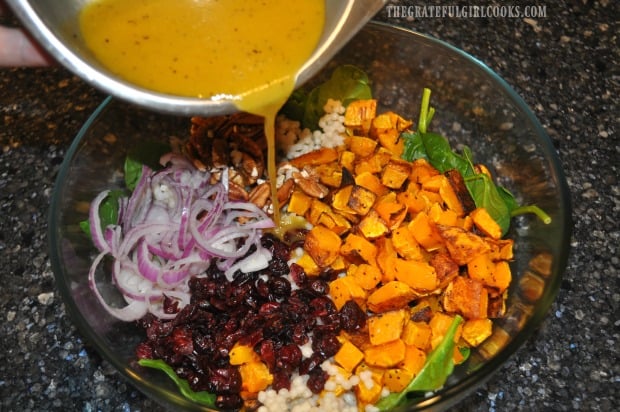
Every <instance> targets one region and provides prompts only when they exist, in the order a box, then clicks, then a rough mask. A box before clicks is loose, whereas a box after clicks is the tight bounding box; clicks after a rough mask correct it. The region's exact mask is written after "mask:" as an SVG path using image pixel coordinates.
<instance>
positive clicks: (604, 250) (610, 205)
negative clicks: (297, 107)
mask: <svg viewBox="0 0 620 412" xmlns="http://www.w3.org/2000/svg"><path fill="white" fill-rule="evenodd" d="M454 3H455V4H459V3H462V2H454ZM393 4H398V5H400V6H407V5H408V4H407V3H406V2H398V3H391V5H393ZM477 4H478V5H481V6H482V5H484V4H486V3H485V2H478V3H477ZM529 4H531V5H532V4H533V5H537V6H538V7H539V9H538V11H541V9H540V7H543V8H544V12H545V14H546V16H545V17H538V18H501V17H490V18H475V17H468V18H463V17H461V18H458V17H449V16H446V17H441V16H439V17H434V16H430V15H427V16H426V17H424V16H421V17H411V16H409V15H408V14H409V12H411V13H415V9H413V8H409V9H407V8H405V9H403V8H401V9H398V10H400V14H399V15H396V9H394V8H386V9H385V10H383V11H381V12H380V13H379V14H378V16H377V19H379V20H382V21H387V22H390V23H393V24H396V25H400V26H405V27H409V28H412V29H415V30H417V31H420V32H423V33H426V34H429V35H431V36H434V37H437V38H439V39H442V40H444V41H446V42H448V43H451V44H452V45H454V46H456V47H458V48H461V49H463V50H465V51H466V52H468V53H470V54H472V55H473V56H475V57H477V58H478V59H480V60H481V61H482V62H484V63H485V64H487V65H488V66H489V67H490V68H491V69H493V70H494V71H496V72H497V73H499V75H500V76H502V77H503V78H504V79H505V80H506V81H507V82H508V83H509V84H510V85H511V86H512V87H513V88H514V89H515V90H516V91H517V92H518V93H519V94H520V95H521V96H522V97H523V98H524V99H525V100H526V102H527V103H528V104H529V105H530V107H532V109H533V111H534V113H535V114H536V115H537V116H538V118H539V119H540V122H541V123H542V125H543V126H544V127H545V129H546V130H547V132H548V134H549V136H550V137H551V139H552V140H553V143H554V145H555V147H556V148H557V151H558V155H559V157H560V159H561V161H562V163H563V166H564V170H565V173H566V176H567V180H568V184H569V187H570V190H571V193H572V202H573V208H574V212H573V219H574V230H573V236H572V240H571V245H572V251H571V255H570V258H569V261H568V267H567V269H566V273H565V276H564V280H563V281H562V285H561V289H560V291H559V294H558V296H557V299H556V301H555V303H554V304H553V306H552V308H551V310H550V311H549V313H548V315H547V317H546V319H545V320H544V322H543V323H542V325H541V326H540V328H539V329H538V331H537V332H536V333H535V334H534V336H532V337H531V339H529V341H528V342H527V343H526V344H525V345H524V346H523V347H522V348H521V349H520V350H519V351H518V352H517V353H516V355H515V356H513V357H512V358H511V359H510V360H509V361H508V362H507V363H506V364H505V365H504V366H503V367H502V368H501V370H500V371H499V372H498V373H497V374H495V375H494V376H493V377H492V378H491V379H490V380H489V381H488V382H487V383H486V384H484V385H483V386H481V387H480V388H479V389H478V390H476V391H475V392H474V393H472V394H471V395H470V396H469V397H468V398H466V399H465V400H464V401H463V402H462V403H461V404H460V405H459V406H458V407H455V410H463V411H495V410H497V411H506V410H524V411H530V410H545V411H547V410H549V411H551V410H552V411H563V410H571V411H572V410H588V411H611V410H618V409H619V408H620V402H619V400H618V395H617V392H618V385H619V380H620V368H619V366H618V365H619V362H618V345H619V342H618V336H619V331H620V329H619V325H620V319H619V318H618V307H619V303H620V290H619V289H618V285H619V276H618V270H619V267H620V262H619V256H620V253H619V250H618V249H619V245H620V225H619V223H618V221H619V219H620V214H619V210H620V182H619V176H620V173H619V170H618V164H619V163H620V162H619V160H620V153H619V152H620V143H619V140H618V124H617V121H618V117H619V110H618V94H619V92H620V90H619V88H618V81H619V76H618V75H619V71H618V62H619V61H620V55H619V50H620V45H619V44H618V33H620V30H619V27H618V16H619V15H620V13H619V9H618V3H617V2H614V1H612V0H601V1H590V0H579V1H574V2H567V3H565V2H562V1H538V2H530V3H529ZM416 5H417V6H418V7H420V6H421V4H416ZM390 10H391V11H390ZM418 11H421V9H418ZM426 11H427V12H429V11H428V10H426ZM403 12H404V14H403ZM103 97H104V96H103V95H102V93H100V92H98V91H96V90H94V89H92V88H91V87H90V86H88V85H87V84H85V83H84V82H83V81H81V80H80V79H78V78H76V77H75V76H74V75H72V74H71V73H69V72H68V71H66V70H65V69H63V68H60V67H54V68H36V69H0V112H1V118H0V268H1V269H0V281H1V285H2V286H1V287H0V305H1V310H0V319H1V322H0V410H2V411H4V410H6V411H24V412H25V411H42V410H81V411H95V410H96V411H138V410H159V409H160V408H159V407H158V406H157V405H155V404H154V403H153V402H152V401H149V400H148V399H146V398H145V397H144V396H143V395H142V394H141V393H139V392H138V391H137V390H136V389H134V388H133V387H132V386H131V385H130V384H129V383H128V382H126V381H125V380H124V379H123V378H122V377H121V376H120V375H119V374H118V373H117V372H116V371H115V370H114V369H113V368H112V367H111V365H110V364H108V363H107V362H106V361H104V360H103V359H102V358H101V357H100V356H99V355H98V354H97V353H96V352H95V351H94V350H93V349H92V348H91V346H89V344H88V343H87V342H85V341H84V340H83V339H82V336H81V335H80V333H79V332H78V330H77V329H76V327H75V325H74V323H73V322H72V320H71V319H70V318H69V317H68V316H67V314H66V312H65V308H64V306H63V303H62V302H61V299H60V296H59V295H58V293H57V291H56V289H55V284H54V277H53V274H52V271H51V268H50V261H49V256H48V248H47V232H46V230H47V212H48V205H49V203H50V198H51V194H52V191H53V185H54V179H55V177H56V174H57V172H58V169H59V167H60V164H61V162H62V160H63V156H64V154H65V152H66V150H67V148H68V147H69V144H70V143H71V140H72V139H73V138H74V136H75V135H76V133H77V131H78V129H79V128H80V126H81V125H82V124H83V123H84V121H85V120H86V119H87V117H88V116H89V114H90V113H91V112H92V111H93V110H94V109H95V107H96V106H97V105H98V104H99V103H100V102H101V100H102V99H103Z"/></svg>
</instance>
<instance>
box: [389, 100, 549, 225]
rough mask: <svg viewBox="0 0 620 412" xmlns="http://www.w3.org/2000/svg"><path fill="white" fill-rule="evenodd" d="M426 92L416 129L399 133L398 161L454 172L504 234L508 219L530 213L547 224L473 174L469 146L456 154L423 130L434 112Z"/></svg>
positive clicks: (536, 210)
mask: <svg viewBox="0 0 620 412" xmlns="http://www.w3.org/2000/svg"><path fill="white" fill-rule="evenodd" d="M430 94H431V91H430V90H429V89H424V91H423V93H422V102H421V105H420V116H419V119H418V130H417V131H416V132H414V133H412V132H404V133H402V134H401V137H402V138H403V141H404V143H405V147H404V151H403V155H402V158H403V159H405V160H408V161H413V160H416V159H426V160H428V161H429V163H430V164H431V165H432V166H433V167H435V168H436V169H437V170H439V172H441V173H445V172H447V171H448V170H452V169H454V170H457V171H458V172H459V173H460V174H461V176H463V180H464V181H465V185H466V186H467V190H468V191H469V194H470V195H471V197H472V199H473V200H474V203H475V204H476V207H483V208H485V209H486V210H487V212H488V213H489V214H490V215H491V217H492V218H493V219H494V220H495V221H496V222H497V224H498V225H499V226H500V228H501V230H502V235H505V234H506V233H507V232H508V229H509V228H510V220H511V218H512V217H514V216H516V215H519V214H524V213H534V214H536V215H537V216H538V217H539V218H540V219H541V220H542V221H543V222H544V223H545V224H548V223H550V222H551V217H549V215H547V214H546V213H545V212H544V211H543V210H542V209H540V208H539V207H537V206H519V205H518V203H517V201H516V199H515V198H514V196H513V195H512V193H510V192H509V191H508V190H507V189H506V188H504V187H502V186H499V185H496V184H495V182H493V180H492V179H491V178H490V177H489V176H488V175H486V174H484V173H476V171H475V168H474V162H473V155H472V152H471V149H470V148H469V147H464V148H463V153H462V154H461V155H459V154H458V153H456V152H455V151H453V150H452V148H451V147H450V143H449V142H448V140H447V139H446V138H445V137H443V136H441V135H439V134H436V133H430V132H428V131H427V129H428V125H429V123H430V121H431V119H432V117H433V115H434V113H435V111H434V109H433V108H432V107H430Z"/></svg>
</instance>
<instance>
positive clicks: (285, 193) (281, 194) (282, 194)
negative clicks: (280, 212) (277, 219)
mask: <svg viewBox="0 0 620 412" xmlns="http://www.w3.org/2000/svg"><path fill="white" fill-rule="evenodd" d="M293 187H295V180H293V179H287V180H285V181H284V183H282V186H280V187H279V188H278V192H277V195H278V204H279V205H280V207H282V206H283V205H285V204H286V203H288V200H289V199H290V197H291V194H292V193H293Z"/></svg>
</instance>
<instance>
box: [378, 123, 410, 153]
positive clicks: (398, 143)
mask: <svg viewBox="0 0 620 412" xmlns="http://www.w3.org/2000/svg"><path fill="white" fill-rule="evenodd" d="M377 140H378V141H379V144H380V145H381V146H382V147H384V148H386V149H387V150H389V151H390V152H392V154H393V155H394V156H395V157H401V156H402V155H403V152H404V151H405V142H404V140H403V139H401V138H400V132H399V131H398V130H397V129H388V130H386V131H384V132H380V133H378V134H377Z"/></svg>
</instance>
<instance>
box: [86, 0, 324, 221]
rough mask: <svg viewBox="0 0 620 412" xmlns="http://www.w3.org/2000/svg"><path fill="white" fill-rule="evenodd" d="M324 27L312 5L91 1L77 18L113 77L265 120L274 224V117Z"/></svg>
mask: <svg viewBox="0 0 620 412" xmlns="http://www.w3.org/2000/svg"><path fill="white" fill-rule="evenodd" d="M324 22H325V4H324V2H322V1H316V0H297V1H294V2H292V1H290V0H270V1H269V2H248V1H246V0H227V1H226V2H219V1H217V0H210V1H193V0H177V1H174V2H171V1H169V0H134V1H131V2H127V1H125V0H98V1H95V2H93V3H91V4H89V5H87V6H86V8H85V9H84V10H83V12H82V14H81V16H80V27H81V33H82V35H83V37H84V39H85V42H86V44H87V46H88V47H89V48H90V49H91V50H92V52H93V53H94V54H95V56H96V57H97V59H98V60H99V61H100V62H101V63H102V64H103V65H105V66H107V67H108V68H109V69H110V70H111V71H113V72H114V73H116V74H117V75H118V76H119V77H122V78H124V79H126V80H128V81H130V82H132V83H135V84H137V85H139V86H142V87H144V88H147V89H151V90H154V91H157V92H161V93H168V94H176V95H184V96H189V97H198V98H211V99H218V98H226V99H231V100H232V101H233V102H234V104H235V106H236V107H237V108H238V109H239V110H242V111H246V112H250V113H253V114H256V115H260V116H262V117H263V118H264V119H265V136H266V139H267V144H268V173H269V180H270V182H271V199H272V205H273V219H274V221H275V222H276V224H278V223H279V222H280V219H279V207H278V204H277V188H276V184H275V181H276V159H275V130H274V124H275V117H276V115H277V113H278V111H279V109H280V108H281V107H282V105H283V104H284V103H285V102H286V100H287V99H288V97H289V96H290V94H291V93H292V91H293V89H294V87H295V81H296V77H297V73H298V71H299V70H300V68H301V67H302V66H303V65H304V63H305V62H306V61H307V60H308V58H309V57H310V56H311V54H312V52H313V51H314V50H315V48H316V47H317V44H318V42H319V39H320V36H321V34H322V32H323V28H324Z"/></svg>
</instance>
